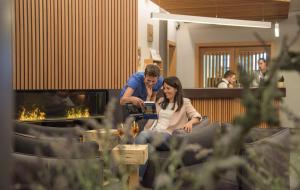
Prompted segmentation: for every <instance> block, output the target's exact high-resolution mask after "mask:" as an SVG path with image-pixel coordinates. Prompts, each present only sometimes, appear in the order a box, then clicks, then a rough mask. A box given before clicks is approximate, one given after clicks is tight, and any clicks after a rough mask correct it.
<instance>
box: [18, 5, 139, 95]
mask: <svg viewBox="0 0 300 190" xmlns="http://www.w3.org/2000/svg"><path fill="white" fill-rule="evenodd" d="M137 9H138V7H137V0H122V1H118V0H113V1H111V0H103V1H97V0H75V1H72V0H15V9H14V11H15V15H14V16H15V27H14V28H15V32H14V54H13V55H14V63H13V67H14V68H13V69H14V83H13V84H14V89H32V90H34V89H87V88H89V89H101V88H112V89H116V88H121V87H122V85H123V84H124V83H125V82H126V80H127V78H128V77H129V76H130V75H131V74H132V73H133V72H135V70H136V66H137V11H138V10H137Z"/></svg>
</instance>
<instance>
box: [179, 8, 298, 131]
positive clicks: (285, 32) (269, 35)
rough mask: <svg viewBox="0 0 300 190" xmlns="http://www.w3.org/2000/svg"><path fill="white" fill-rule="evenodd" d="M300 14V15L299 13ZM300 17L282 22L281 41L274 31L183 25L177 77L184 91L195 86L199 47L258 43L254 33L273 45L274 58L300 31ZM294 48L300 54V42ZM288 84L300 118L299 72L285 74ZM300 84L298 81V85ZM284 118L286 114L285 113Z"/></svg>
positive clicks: (289, 102)
mask: <svg viewBox="0 0 300 190" xmlns="http://www.w3.org/2000/svg"><path fill="white" fill-rule="evenodd" d="M298 13H299V12H298ZM299 14H300V13H299ZM295 15H296V14H295V13H291V14H290V15H289V19H287V20H284V21H282V22H280V38H275V37H274V29H252V28H242V27H229V26H212V25H198V24H187V23H181V27H180V29H179V30H178V31H177V38H176V42H177V76H178V77H179V78H180V79H181V81H182V84H183V87H184V88H193V87H195V77H194V72H195V44H196V43H222V42H246V41H257V39H256V37H255V36H254V33H257V34H259V35H260V36H261V37H262V38H263V39H264V40H265V41H269V42H272V57H275V56H277V54H278V52H279V51H280V46H281V41H282V39H283V37H284V36H287V37H288V38H289V39H291V38H292V36H293V35H295V34H296V31H297V30H298V29H299V27H298V25H297V21H296V16H295ZM293 49H294V50H295V51H298V52H299V51H300V39H299V40H298V42H297V43H296V44H294V46H293ZM283 74H284V77H285V81H286V88H287V97H286V98H285V99H284V105H286V106H287V107H289V108H290V109H291V110H292V111H294V112H295V113H297V114H298V115H299V116H300V101H299V100H298V97H299V96H300V85H299V84H298V83H299V82H300V75H299V74H298V73H295V72H285V73H283ZM296 81H298V82H296ZM281 115H282V114H281ZM281 119H282V121H283V123H284V124H285V125H288V126H291V125H292V124H291V123H290V122H288V120H287V119H286V118H285V117H282V118H281Z"/></svg>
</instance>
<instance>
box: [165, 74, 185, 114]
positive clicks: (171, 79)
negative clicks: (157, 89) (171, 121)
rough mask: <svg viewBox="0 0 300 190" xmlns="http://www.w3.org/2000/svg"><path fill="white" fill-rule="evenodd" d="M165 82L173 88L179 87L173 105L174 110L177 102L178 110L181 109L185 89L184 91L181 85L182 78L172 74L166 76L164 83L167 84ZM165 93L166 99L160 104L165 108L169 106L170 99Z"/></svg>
mask: <svg viewBox="0 0 300 190" xmlns="http://www.w3.org/2000/svg"><path fill="white" fill-rule="evenodd" d="M165 83H166V84H167V85H169V86H172V87H173V88H176V89H177V92H176V94H175V97H174V105H173V108H172V110H174V109H175V105H176V104H177V105H178V108H177V110H176V112H177V111H180V109H181V108H182V106H183V91H182V86H181V82H180V80H179V79H178V78H177V77H175V76H172V77H167V78H165V79H164V83H163V84H165ZM163 94H164V100H163V101H162V102H161V103H160V105H161V108H162V109H164V110H165V109H166V108H167V106H168V105H169V99H168V98H167V97H166V95H165V93H163Z"/></svg>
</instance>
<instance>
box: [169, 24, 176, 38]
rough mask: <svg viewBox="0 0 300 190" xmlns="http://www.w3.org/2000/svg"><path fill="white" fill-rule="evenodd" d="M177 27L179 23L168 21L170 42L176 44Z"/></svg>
mask: <svg viewBox="0 0 300 190" xmlns="http://www.w3.org/2000/svg"><path fill="white" fill-rule="evenodd" d="M176 25H177V22H174V21H168V40H169V41H171V42H176Z"/></svg>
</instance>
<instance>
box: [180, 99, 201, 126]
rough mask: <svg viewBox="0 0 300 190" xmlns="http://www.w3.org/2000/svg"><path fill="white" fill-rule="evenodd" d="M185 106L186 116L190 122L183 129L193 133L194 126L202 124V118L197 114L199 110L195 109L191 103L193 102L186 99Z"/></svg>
mask: <svg viewBox="0 0 300 190" xmlns="http://www.w3.org/2000/svg"><path fill="white" fill-rule="evenodd" d="M184 104H185V107H186V114H187V116H188V119H189V122H187V123H186V124H185V125H184V126H183V129H185V130H186V131H187V132H191V131H192V128H193V125H196V124H198V123H200V121H201V119H202V116H201V115H200V114H199V113H198V112H197V110H196V109H195V108H194V106H193V105H192V103H191V100H189V99H187V98H185V99H184Z"/></svg>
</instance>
